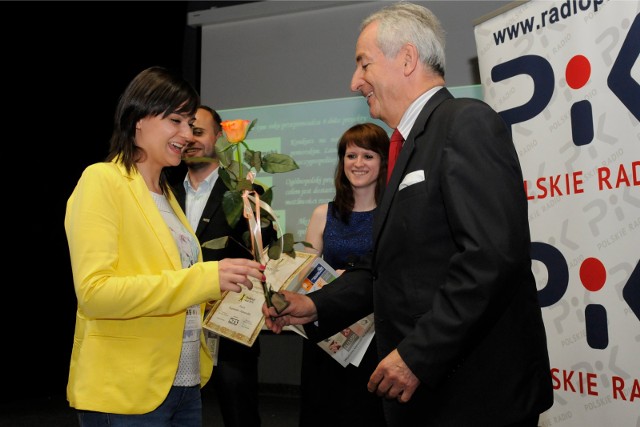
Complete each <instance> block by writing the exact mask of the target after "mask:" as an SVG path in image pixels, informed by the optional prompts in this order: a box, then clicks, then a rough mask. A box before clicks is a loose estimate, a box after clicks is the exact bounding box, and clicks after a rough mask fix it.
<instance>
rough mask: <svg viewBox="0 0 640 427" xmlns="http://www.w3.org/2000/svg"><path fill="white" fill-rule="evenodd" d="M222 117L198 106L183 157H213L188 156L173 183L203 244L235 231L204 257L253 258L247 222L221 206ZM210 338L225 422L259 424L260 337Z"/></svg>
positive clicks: (243, 426)
mask: <svg viewBox="0 0 640 427" xmlns="http://www.w3.org/2000/svg"><path fill="white" fill-rule="evenodd" d="M221 122H222V119H221V118H220V115H219V114H218V113H217V112H216V111H215V110H213V109H212V108H210V107H208V106H204V105H201V106H200V107H198V110H197V111H196V120H195V122H194V123H193V140H192V141H190V142H189V145H188V146H187V148H186V149H185V151H184V153H183V158H189V157H206V158H209V159H211V161H210V162H185V163H186V164H187V168H188V169H187V175H186V176H185V178H184V181H183V182H182V183H178V185H175V188H174V193H175V195H176V198H177V199H178V202H179V203H180V206H182V209H183V210H184V211H185V213H186V216H187V219H188V220H189V223H190V224H191V227H192V228H193V230H194V231H195V233H196V236H197V237H198V240H199V241H200V244H202V243H204V242H206V241H208V240H212V239H216V238H219V237H224V236H229V237H231V238H230V239H229V240H228V244H227V246H226V247H225V248H222V249H208V248H202V256H203V259H204V260H205V261H214V260H215V261H217V260H221V259H223V258H252V256H251V253H250V251H247V249H246V248H245V247H244V246H243V245H242V242H243V240H242V234H243V233H244V232H245V231H247V223H246V222H245V221H238V224H237V225H236V227H235V228H233V229H232V228H231V227H230V226H229V224H228V223H227V220H226V217H225V215H224V211H223V210H222V196H223V195H224V193H225V192H226V191H227V187H226V186H225V184H224V182H222V179H218V167H219V162H218V161H217V160H216V159H217V156H216V150H215V146H216V141H217V140H218V138H219V137H221V136H222V127H221V125H220V123H221ZM211 334H212V333H211ZM210 339H213V340H218V341H217V363H216V365H215V366H214V368H213V375H212V377H211V383H212V384H213V387H214V390H215V392H216V396H217V397H218V402H219V403H220V411H221V412H222V420H223V422H224V425H225V427H259V426H260V413H259V406H258V402H259V398H258V356H259V355H260V345H259V341H258V340H256V342H255V343H254V345H253V346H252V347H247V346H245V345H243V344H240V343H237V342H235V341H233V340H231V339H228V338H225V337H218V336H213V337H211V336H210V337H209V340H210ZM214 342H215V341H214ZM214 360H215V355H214Z"/></svg>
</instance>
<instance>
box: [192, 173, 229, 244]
mask: <svg viewBox="0 0 640 427" xmlns="http://www.w3.org/2000/svg"><path fill="white" fill-rule="evenodd" d="M226 191H227V186H226V185H224V182H223V181H222V179H220V178H218V179H216V183H215V184H214V185H213V188H212V189H211V193H210V194H209V199H208V200H207V203H206V204H205V206H204V210H203V211H202V216H201V217H200V221H198V228H197V230H196V236H198V238H201V237H202V234H203V232H204V230H205V229H206V228H207V226H208V225H209V224H210V222H211V218H213V216H214V215H215V214H216V212H217V211H218V209H222V197H223V196H224V193H225V192H226Z"/></svg>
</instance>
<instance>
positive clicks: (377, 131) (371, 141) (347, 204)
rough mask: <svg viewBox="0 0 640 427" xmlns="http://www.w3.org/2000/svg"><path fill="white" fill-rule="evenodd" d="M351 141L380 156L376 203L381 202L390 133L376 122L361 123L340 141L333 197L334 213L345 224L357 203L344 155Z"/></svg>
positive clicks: (385, 177)
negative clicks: (345, 165)
mask: <svg viewBox="0 0 640 427" xmlns="http://www.w3.org/2000/svg"><path fill="white" fill-rule="evenodd" d="M349 143H351V144H354V145H356V146H358V147H360V148H364V149H365V150H371V151H374V152H376V153H378V155H379V156H380V172H379V173H378V179H377V181H376V191H375V193H376V204H379V203H380V198H381V196H382V191H383V190H384V187H385V185H386V179H387V158H388V156H389V135H387V132H386V131H385V130H384V129H383V128H382V127H380V126H378V125H376V124H374V123H360V124H357V125H354V126H351V127H350V128H349V129H347V130H346V131H345V133H343V134H342V136H341V137H340V140H339V141H338V165H337V166H336V172H335V176H334V184H335V187H336V195H335V197H334V198H333V209H334V212H333V213H334V214H337V215H336V216H339V218H340V219H341V220H342V222H344V223H345V224H348V223H349V217H350V216H351V212H352V211H353V205H354V203H355V200H354V198H353V188H352V187H351V183H350V182H349V179H348V178H347V175H346V174H345V173H344V155H345V153H346V151H347V145H348V144H349Z"/></svg>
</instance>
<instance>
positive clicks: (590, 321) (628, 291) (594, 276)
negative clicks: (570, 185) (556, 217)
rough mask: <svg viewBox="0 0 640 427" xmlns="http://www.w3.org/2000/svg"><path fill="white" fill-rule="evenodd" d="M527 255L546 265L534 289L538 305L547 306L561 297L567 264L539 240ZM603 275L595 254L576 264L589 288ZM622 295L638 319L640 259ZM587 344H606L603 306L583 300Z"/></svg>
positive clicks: (598, 287)
mask: <svg viewBox="0 0 640 427" xmlns="http://www.w3.org/2000/svg"><path fill="white" fill-rule="evenodd" d="M531 258H532V259H534V260H537V261H540V262H541V263H542V264H544V266H545V267H546V268H547V272H548V280H547V284H546V285H545V286H544V288H542V289H540V290H539V291H538V301H539V302H540V306H541V307H550V306H552V305H553V304H555V303H557V302H558V301H560V299H562V297H563V296H564V294H565V292H566V291H567V287H568V286H569V266H568V265H567V260H566V259H565V257H564V255H562V252H560V251H559V250H558V249H557V248H556V247H554V246H552V245H550V244H547V243H542V242H533V243H532V244H531ZM606 279H607V272H606V269H605V266H604V265H603V264H602V262H601V261H600V260H599V259H597V258H586V259H585V260H584V261H582V264H581V265H580V282H581V283H582V286H583V287H584V288H585V289H586V290H587V291H589V292H594V293H596V292H598V291H599V290H601V289H602V288H603V287H604V286H605V284H606ZM622 298H623V299H624V301H625V302H626V303H627V305H629V308H630V309H631V311H633V314H635V316H636V317H637V318H638V320H640V263H637V264H636V266H635V268H634V270H633V272H632V273H631V275H630V276H629V280H627V283H625V285H624V287H623V289H622ZM584 320H585V327H586V334H587V344H589V347H591V348H594V349H599V350H603V349H605V348H607V346H608V345H609V331H608V329H607V323H608V322H607V310H606V309H605V307H604V306H602V305H601V304H592V303H590V304H587V306H586V307H585V310H584Z"/></svg>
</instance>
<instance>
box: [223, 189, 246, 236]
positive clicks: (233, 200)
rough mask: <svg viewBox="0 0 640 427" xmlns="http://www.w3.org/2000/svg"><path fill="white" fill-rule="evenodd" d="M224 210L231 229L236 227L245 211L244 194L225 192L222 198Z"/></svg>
mask: <svg viewBox="0 0 640 427" xmlns="http://www.w3.org/2000/svg"><path fill="white" fill-rule="evenodd" d="M222 210H223V211H224V215H225V217H226V218H227V223H228V224H229V225H230V226H231V228H233V227H235V226H236V224H237V223H238V220H239V219H240V217H242V211H243V210H244V205H243V203H242V192H241V191H231V190H229V191H227V192H225V193H224V195H223V196H222Z"/></svg>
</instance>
